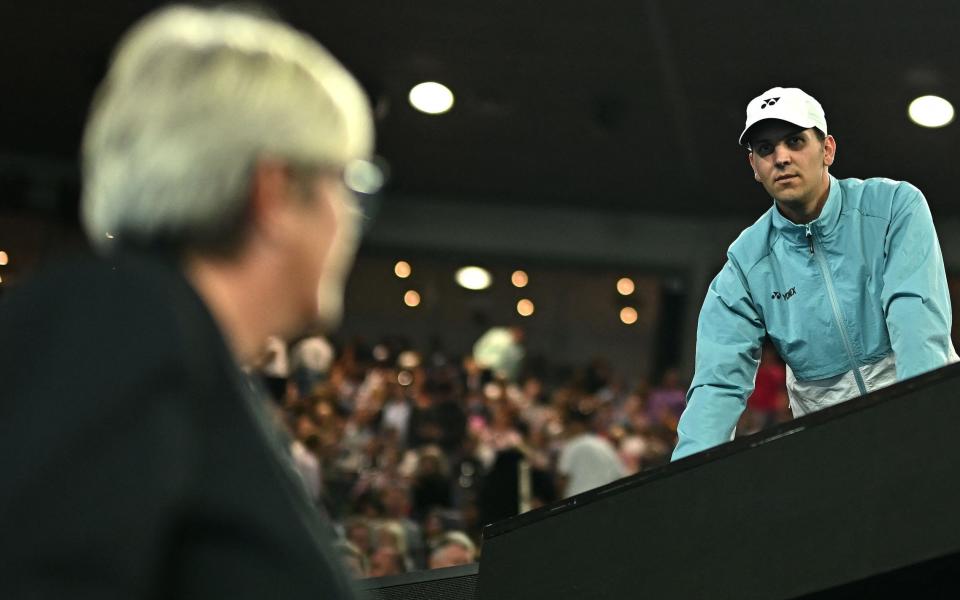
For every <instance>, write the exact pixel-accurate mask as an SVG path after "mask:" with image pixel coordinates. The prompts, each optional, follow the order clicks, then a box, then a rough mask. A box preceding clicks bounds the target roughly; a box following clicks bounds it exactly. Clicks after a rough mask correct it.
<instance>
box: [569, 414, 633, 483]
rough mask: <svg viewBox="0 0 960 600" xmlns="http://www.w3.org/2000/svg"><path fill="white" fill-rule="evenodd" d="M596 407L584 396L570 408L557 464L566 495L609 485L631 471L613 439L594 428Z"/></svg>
mask: <svg viewBox="0 0 960 600" xmlns="http://www.w3.org/2000/svg"><path fill="white" fill-rule="evenodd" d="M593 415H594V407H593V406H592V405H591V403H590V402H589V401H588V400H586V399H584V400H581V401H579V402H576V403H574V404H573V405H571V406H570V407H568V409H567V414H566V417H567V423H566V429H567V435H568V436H569V437H568V439H567V442H566V444H564V446H563V449H562V450H561V452H560V460H559V461H558V463H557V475H558V477H557V487H558V490H559V491H560V494H561V496H562V497H564V498H568V497H570V496H573V495H576V494H579V493H581V492H585V491H587V490H591V489H593V488H596V487H599V486H601V485H606V484H608V483H610V482H612V481H616V480H617V479H620V478H621V477H624V476H626V474H627V471H626V469H625V468H624V466H623V463H622V462H621V461H620V457H618V456H617V453H616V451H615V450H614V449H613V446H611V445H610V442H608V441H607V440H605V439H603V438H602V437H600V436H599V435H597V434H596V433H594V432H593V431H592V430H591V423H592V419H593Z"/></svg>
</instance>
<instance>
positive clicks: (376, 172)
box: [343, 159, 385, 194]
mask: <svg viewBox="0 0 960 600" xmlns="http://www.w3.org/2000/svg"><path fill="white" fill-rule="evenodd" d="M384 180H385V177H384V175H383V170H382V169H381V168H380V167H379V166H378V165H377V164H376V163H372V162H370V161H368V160H359V159H357V160H352V161H350V162H349V163H347V166H346V168H345V169H344V170H343V182H344V183H345V184H346V186H347V187H348V188H350V189H351V190H353V191H355V192H357V193H358V194H376V193H377V192H379V191H380V188H382V187H383V182H384Z"/></svg>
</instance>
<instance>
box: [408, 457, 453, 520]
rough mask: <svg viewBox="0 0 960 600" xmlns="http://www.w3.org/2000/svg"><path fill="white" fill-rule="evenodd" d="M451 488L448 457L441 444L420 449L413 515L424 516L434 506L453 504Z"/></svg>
mask: <svg viewBox="0 0 960 600" xmlns="http://www.w3.org/2000/svg"><path fill="white" fill-rule="evenodd" d="M451 488H452V483H451V481H450V474H449V467H448V465H447V459H446V457H445V456H444V453H443V451H442V450H441V449H440V447H439V446H427V447H425V448H423V449H422V450H421V451H420V456H419V459H418V461H417V471H416V474H415V476H414V481H413V515H414V517H416V518H421V519H422V518H424V517H425V516H426V515H427V513H428V511H429V510H430V509H431V508H434V507H438V506H439V507H447V508H449V507H450V506H451Z"/></svg>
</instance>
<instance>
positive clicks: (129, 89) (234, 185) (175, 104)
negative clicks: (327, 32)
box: [82, 6, 373, 249]
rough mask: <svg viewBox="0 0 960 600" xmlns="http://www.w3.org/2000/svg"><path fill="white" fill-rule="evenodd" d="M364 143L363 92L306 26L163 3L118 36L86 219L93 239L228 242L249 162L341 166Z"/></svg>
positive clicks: (88, 150) (236, 228)
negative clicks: (267, 160) (302, 29)
mask: <svg viewBox="0 0 960 600" xmlns="http://www.w3.org/2000/svg"><path fill="white" fill-rule="evenodd" d="M372 146H373V120H372V117H371V111H370V106H369V103H368V101H367V99H366V96H365V94H364V92H363V90H362V89H361V87H360V85H359V84H358V83H357V82H356V80H355V79H354V78H353V77H352V76H351V75H350V73H348V72H347V70H346V69H345V68H344V67H343V66H342V65H341V64H340V63H339V62H337V60H336V59H335V58H333V56H331V55H330V53H329V52H327V51H326V50H325V49H324V48H323V47H322V46H320V45H319V44H318V43H317V42H315V41H314V40H313V39H311V38H310V37H308V36H307V35H305V34H303V33H301V32H298V31H296V30H294V29H292V28H291V27H289V26H287V25H285V24H283V23H281V22H278V21H274V20H271V19H268V18H265V17H259V16H254V15H252V14H246V13H240V12H237V11H231V10H225V9H202V8H195V7H188V6H172V7H169V8H165V9H161V10H159V11H157V12H155V13H153V14H151V15H148V16H147V17H145V18H144V19H143V20H141V21H140V22H139V23H137V24H136V25H135V26H134V27H133V28H132V29H131V30H130V31H129V32H128V33H127V34H126V35H125V36H124V38H123V39H122V40H121V42H120V44H119V45H118V47H117V50H116V52H115V54H114V57H113V61H112V64H111V66H110V69H109V71H108V73H107V76H106V78H105V79H104V81H103V83H102V84H101V86H100V88H99V89H98V91H97V95H96V97H95V99H94V103H93V107H92V109H91V114H90V118H89V120H88V124H87V128H86V131H85V134H84V139H83V152H82V153H83V174H84V190H83V201H82V220H83V225H84V228H85V229H86V232H87V236H88V237H89V238H90V240H91V241H92V242H93V243H94V244H95V245H96V246H100V247H103V246H107V245H109V243H110V240H109V239H108V238H112V237H114V236H119V237H120V238H121V239H126V240H128V241H131V242H133V241H135V242H137V243H151V242H157V241H161V242H171V241H173V242H174V245H176V246H179V247H194V248H201V249H209V248H213V247H218V246H222V245H223V244H224V243H228V244H230V243H233V244H235V243H236V241H237V239H238V237H242V234H243V233H244V231H243V229H244V227H243V224H244V219H245V215H246V210H247V206H248V191H249V190H248V188H249V184H250V177H251V174H252V168H253V167H254V165H255V164H256V162H257V160H259V159H261V158H266V157H270V158H278V159H283V160H288V161H290V162H291V163H297V164H309V165H316V166H318V167H327V168H342V167H344V166H346V165H347V164H348V163H349V162H350V161H351V160H353V159H357V158H365V157H367V156H369V155H370V153H371V151H372Z"/></svg>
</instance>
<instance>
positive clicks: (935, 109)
mask: <svg viewBox="0 0 960 600" xmlns="http://www.w3.org/2000/svg"><path fill="white" fill-rule="evenodd" d="M907 114H908V115H909V116H910V120H911V121H913V122H914V123H916V124H917V125H920V126H921V127H943V126H944V125H948V124H950V122H951V121H953V116H954V111H953V105H952V104H950V102H949V101H947V100H946V99H944V98H941V97H940V96H920V97H919V98H916V99H914V101H913V102H911V103H910V106H909V107H908V108H907Z"/></svg>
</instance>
